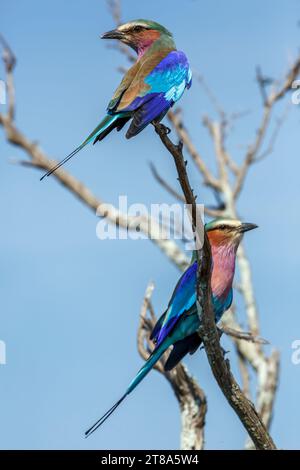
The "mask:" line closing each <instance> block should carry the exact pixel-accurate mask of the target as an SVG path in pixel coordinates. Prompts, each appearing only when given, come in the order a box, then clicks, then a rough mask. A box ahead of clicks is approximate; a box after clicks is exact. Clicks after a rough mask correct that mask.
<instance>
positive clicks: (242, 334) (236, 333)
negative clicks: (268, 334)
mask: <svg viewBox="0 0 300 470" xmlns="http://www.w3.org/2000/svg"><path fill="white" fill-rule="evenodd" d="M218 329H220V330H221V331H222V332H223V333H225V334H226V335H228V336H232V337H233V338H237V339H242V340H244V341H250V342H251V343H256V344H269V341H267V340H266V339H264V338H261V337H260V336H254V335H253V334H252V333H250V332H248V331H241V330H235V329H234V328H230V327H229V326H227V325H225V324H223V323H221V325H219V326H218Z"/></svg>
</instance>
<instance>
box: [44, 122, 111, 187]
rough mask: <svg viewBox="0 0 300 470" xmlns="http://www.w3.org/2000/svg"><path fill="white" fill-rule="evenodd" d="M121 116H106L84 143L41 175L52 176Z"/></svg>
mask: <svg viewBox="0 0 300 470" xmlns="http://www.w3.org/2000/svg"><path fill="white" fill-rule="evenodd" d="M118 118H119V115H118V114H115V115H114V116H110V115H107V116H105V118H104V119H103V120H102V121H101V122H100V124H99V125H98V126H97V127H96V128H95V129H94V130H93V132H91V134H90V135H89V136H88V137H87V138H86V139H85V141H84V142H82V144H80V145H79V147H77V148H76V149H75V150H73V152H71V153H70V154H69V155H67V156H66V157H65V158H64V159H63V160H61V161H60V162H59V163H57V165H55V166H54V167H53V168H51V169H50V170H49V171H48V172H47V173H45V174H44V175H43V176H42V177H41V179H40V180H41V181H42V179H44V178H45V177H46V176H50V175H51V174H52V173H54V171H56V170H58V168H60V167H61V166H62V165H64V164H65V163H66V162H67V161H68V160H70V159H71V158H72V157H74V155H76V153H78V152H80V150H82V149H83V147H85V146H86V145H87V144H88V143H90V142H91V141H92V140H93V139H94V138H96V137H97V136H98V135H99V134H101V132H103V131H105V130H106V129H107V128H108V127H109V126H110V125H111V124H112V123H113V122H114V121H116V120H117V119H118Z"/></svg>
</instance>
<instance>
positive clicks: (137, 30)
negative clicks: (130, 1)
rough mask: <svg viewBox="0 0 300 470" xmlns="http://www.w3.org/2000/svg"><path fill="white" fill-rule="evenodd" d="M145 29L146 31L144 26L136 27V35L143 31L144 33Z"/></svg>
mask: <svg viewBox="0 0 300 470" xmlns="http://www.w3.org/2000/svg"><path fill="white" fill-rule="evenodd" d="M143 29H144V28H143V26H134V28H133V31H134V32H135V33H139V32H141V31H143Z"/></svg>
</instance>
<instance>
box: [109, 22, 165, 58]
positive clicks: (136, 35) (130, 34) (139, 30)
mask: <svg viewBox="0 0 300 470" xmlns="http://www.w3.org/2000/svg"><path fill="white" fill-rule="evenodd" d="M102 39H118V40H119V41H122V42H123V43H124V44H127V45H128V46H130V47H132V48H133V49H134V50H135V51H136V52H138V53H140V52H141V51H142V52H144V51H145V50H147V49H148V48H149V47H150V46H151V45H152V44H153V43H154V42H156V41H157V40H158V39H161V40H162V41H165V43H166V44H172V45H173V44H174V43H173V38H172V33H170V31H168V30H167V29H166V28H165V27H164V26H162V25H161V24H159V23H157V22H156V21H151V20H143V19H140V20H133V21H129V22H127V23H124V24H122V25H120V26H118V27H117V28H116V29H113V30H112V31H108V32H107V33H104V34H103V35H102Z"/></svg>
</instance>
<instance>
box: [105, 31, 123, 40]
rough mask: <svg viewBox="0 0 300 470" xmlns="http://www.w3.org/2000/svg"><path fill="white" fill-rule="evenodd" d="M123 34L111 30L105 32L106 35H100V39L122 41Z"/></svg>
mask: <svg viewBox="0 0 300 470" xmlns="http://www.w3.org/2000/svg"><path fill="white" fill-rule="evenodd" d="M123 38H124V33H122V31H118V30H117V29H112V30H111V31H107V33H104V34H102V36H101V39H123Z"/></svg>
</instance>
